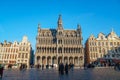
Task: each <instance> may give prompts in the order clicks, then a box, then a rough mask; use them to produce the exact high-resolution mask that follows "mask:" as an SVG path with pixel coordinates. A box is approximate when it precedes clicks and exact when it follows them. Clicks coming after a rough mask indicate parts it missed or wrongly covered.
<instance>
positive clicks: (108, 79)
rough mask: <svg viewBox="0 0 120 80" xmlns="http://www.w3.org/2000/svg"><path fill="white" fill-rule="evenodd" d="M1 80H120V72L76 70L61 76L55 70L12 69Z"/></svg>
mask: <svg viewBox="0 0 120 80" xmlns="http://www.w3.org/2000/svg"><path fill="white" fill-rule="evenodd" d="M0 80H120V71H116V70H114V69H113V68H95V69H87V70H84V69H74V70H73V71H69V74H68V75H66V74H64V75H59V73H58V70H55V69H45V70H38V69H34V68H33V69H28V70H22V71H20V70H17V69H11V70H4V75H3V78H2V79H0Z"/></svg>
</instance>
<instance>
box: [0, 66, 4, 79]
mask: <svg viewBox="0 0 120 80" xmlns="http://www.w3.org/2000/svg"><path fill="white" fill-rule="evenodd" d="M3 70H4V67H3V66H0V76H1V78H2V77H3Z"/></svg>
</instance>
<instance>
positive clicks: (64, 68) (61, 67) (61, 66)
mask: <svg viewBox="0 0 120 80" xmlns="http://www.w3.org/2000/svg"><path fill="white" fill-rule="evenodd" d="M73 67H74V65H73V64H71V63H70V64H69V65H68V63H66V64H65V65H64V64H63V63H60V64H59V67H58V68H59V69H58V70H59V74H61V75H64V72H65V74H66V75H68V71H69V70H70V69H72V70H73Z"/></svg>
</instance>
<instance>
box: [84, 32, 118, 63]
mask: <svg viewBox="0 0 120 80" xmlns="http://www.w3.org/2000/svg"><path fill="white" fill-rule="evenodd" d="M85 46H86V47H85V56H86V57H85V62H86V63H87V64H90V63H93V64H94V63H95V64H96V63H97V64H98V63H99V64H104V65H110V64H111V63H117V62H120V38H119V36H117V34H116V33H115V32H114V31H113V30H112V31H111V32H110V33H109V34H108V35H107V36H106V35H104V34H103V33H99V35H98V37H97V38H95V37H94V35H91V36H90V37H89V38H88V40H87V41H86V44H85Z"/></svg>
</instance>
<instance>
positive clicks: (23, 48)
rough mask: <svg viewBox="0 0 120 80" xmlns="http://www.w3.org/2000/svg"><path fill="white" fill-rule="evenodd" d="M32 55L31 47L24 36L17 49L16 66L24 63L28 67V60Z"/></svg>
mask: <svg viewBox="0 0 120 80" xmlns="http://www.w3.org/2000/svg"><path fill="white" fill-rule="evenodd" d="M31 56H32V47H31V44H30V42H29V41H28V38H27V36H24V37H23V39H22V41H21V42H20V43H19V51H18V57H17V64H18V66H21V65H24V66H27V67H28V68H29V67H30V63H31V62H30V61H31Z"/></svg>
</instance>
